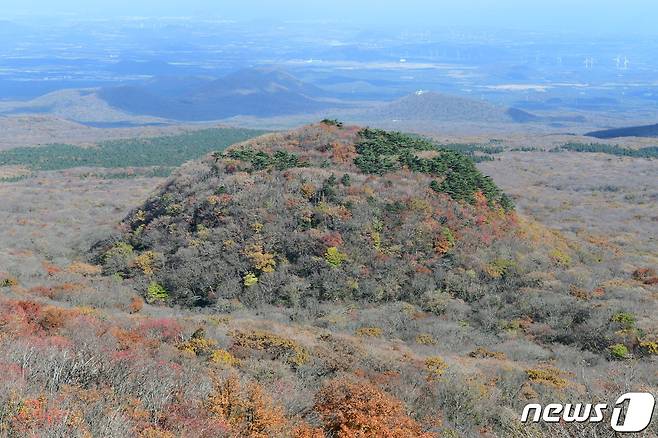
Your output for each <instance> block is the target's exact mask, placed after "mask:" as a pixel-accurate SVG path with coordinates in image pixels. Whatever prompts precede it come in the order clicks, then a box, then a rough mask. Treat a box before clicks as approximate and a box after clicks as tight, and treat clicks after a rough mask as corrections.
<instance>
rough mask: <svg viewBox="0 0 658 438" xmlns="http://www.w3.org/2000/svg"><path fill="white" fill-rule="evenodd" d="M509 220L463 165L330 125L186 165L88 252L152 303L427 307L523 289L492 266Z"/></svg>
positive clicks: (406, 141) (510, 227)
mask: <svg viewBox="0 0 658 438" xmlns="http://www.w3.org/2000/svg"><path fill="white" fill-rule="evenodd" d="M516 221H517V219H516V215H515V213H514V212H513V206H512V204H511V202H510V200H509V199H508V198H507V196H506V195H505V194H504V193H502V192H501V191H500V190H499V189H498V188H497V187H496V185H495V184H494V183H493V182H492V181H491V180H490V179H489V178H488V177H486V176H484V175H482V174H481V173H480V172H479V171H478V170H477V168H476V167H475V165H474V164H473V162H472V161H471V160H470V159H469V158H468V157H466V156H464V155H461V154H460V153H457V152H454V151H450V150H444V149H441V148H440V147H438V146H436V145H434V144H433V143H431V142H430V141H428V140H425V139H422V138H420V137H415V136H409V135H405V134H400V133H394V132H385V131H380V130H372V129H362V128H359V127H354V126H350V127H344V126H342V124H340V123H337V122H334V121H325V122H323V123H320V124H316V125H312V126H307V127H304V128H301V129H298V130H294V131H291V132H285V133H274V134H268V135H265V136H262V137H258V138H256V139H253V140H249V141H247V142H244V143H240V144H237V145H234V146H232V147H230V148H229V149H228V150H226V151H224V152H217V153H214V154H210V155H208V156H206V157H205V158H204V159H202V160H199V161H195V162H190V163H188V164H187V165H185V166H183V168H181V169H180V171H179V172H178V173H177V174H176V175H175V176H174V177H173V178H172V179H171V180H169V181H168V182H167V183H166V184H165V185H164V186H163V187H161V188H160V189H159V191H158V192H157V193H156V194H155V195H153V196H152V197H151V198H150V199H148V200H147V201H146V202H145V203H144V204H143V205H142V206H140V207H139V208H137V209H135V210H134V211H133V212H132V213H131V214H130V215H129V216H128V217H127V218H126V219H125V220H124V221H123V223H122V224H121V233H120V235H119V236H117V237H115V238H113V239H109V240H106V241H103V242H100V243H99V244H98V245H97V247H96V248H95V253H96V258H97V260H98V261H99V262H101V263H102V264H103V265H104V269H105V272H106V273H107V274H120V275H121V276H123V277H129V278H133V279H135V281H136V282H137V284H138V287H140V288H141V289H142V290H143V291H144V294H145V296H146V298H147V299H149V300H151V301H156V300H164V301H169V302H174V303H179V304H185V305H194V306H208V305H213V304H216V303H222V302H225V301H226V300H231V299H237V300H240V301H242V302H243V303H244V304H247V305H256V304H258V303H265V302H267V303H277V304H285V305H298V304H304V303H308V302H309V300H311V301H335V300H360V301H368V302H381V301H391V300H407V301H411V302H417V303H419V302H423V303H425V304H427V303H429V302H432V300H435V298H436V297H435V294H436V293H437V291H439V290H446V289H450V290H454V291H455V294H457V295H460V296H461V297H462V298H463V299H466V300H474V299H477V298H478V297H479V296H481V295H482V294H483V293H484V290H485V289H487V288H488V289H490V290H494V289H495V288H496V287H497V286H496V285H497V284H498V283H502V282H505V283H510V282H514V281H523V280H522V277H521V276H516V275H514V272H515V270H517V269H520V267H519V266H516V265H515V264H514V263H511V262H505V261H501V260H503V259H501V258H500V253H501V251H502V252H509V245H508V243H509V241H510V239H511V240H514V235H515V232H516V231H515V230H516V228H517V225H516ZM494 259H496V260H498V261H497V262H494V265H495V266H494V267H493V268H492V267H491V266H490V264H488V263H489V262H490V261H491V260H494ZM496 263H497V265H496ZM455 273H460V274H459V276H458V277H456V276H455V275H453V274H455ZM464 273H466V274H464ZM451 281H452V282H453V283H455V284H452V285H450V284H448V283H450V282H451ZM457 283H460V284H457ZM457 289H459V290H457Z"/></svg>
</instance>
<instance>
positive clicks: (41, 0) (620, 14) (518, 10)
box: [0, 0, 658, 33]
mask: <svg viewBox="0 0 658 438" xmlns="http://www.w3.org/2000/svg"><path fill="white" fill-rule="evenodd" d="M3 3H6V1H3ZM9 3H11V4H9V5H7V4H3V5H2V6H1V7H0V16H5V17H11V16H15V15H16V14H18V13H31V14H41V15H43V14H46V15H51V14H57V13H65V14H69V13H76V14H79V15H82V16H94V17H97V16H125V15H161V16H171V15H176V16H178V15H185V16H189V15H194V16H208V15H213V16H222V17H224V18H230V19H238V20H249V19H258V20H260V19H274V20H277V21H278V20H300V19H309V20H315V19H330V20H338V19H345V20H346V21H349V22H352V23H363V24H373V23H381V24H387V25H390V24H393V23H402V24H404V25H410V24H417V25H419V26H425V27H426V26H430V25H449V24H452V25H457V26H482V25H489V26H494V27H507V28H519V29H531V28H557V29H563V30H577V29H584V30H586V31H595V30H606V31H609V32H612V33H615V32H624V33H626V32H632V31H638V32H643V33H658V30H657V28H658V26H656V20H657V18H658V1H656V0H626V1H619V0H614V1H613V0H499V1H495V0H449V1H443V0H435V1H430V0H399V1H373V0H363V1H358V0H324V1H321V2H320V1H310V0H238V1H235V0H229V1H224V0H185V1H182V0H17V1H14V0H9Z"/></svg>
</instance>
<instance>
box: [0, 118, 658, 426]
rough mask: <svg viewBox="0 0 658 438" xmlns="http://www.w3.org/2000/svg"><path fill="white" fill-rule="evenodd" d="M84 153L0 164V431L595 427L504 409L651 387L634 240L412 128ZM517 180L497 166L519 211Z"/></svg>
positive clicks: (331, 127)
mask: <svg viewBox="0 0 658 438" xmlns="http://www.w3.org/2000/svg"><path fill="white" fill-rule="evenodd" d="M505 154H506V153H503V154H500V155H505ZM517 155H521V156H524V157H525V156H527V155H529V154H517ZM574 155H575V156H576V157H575V158H574ZM592 157H593V156H592V155H588V156H586V155H585V154H567V153H564V154H550V153H545V154H543V155H541V156H540V157H539V158H537V163H536V165H537V166H538V167H540V168H541V169H543V168H545V167H546V166H547V162H549V161H548V160H551V159H552V160H558V159H559V160H562V161H555V162H556V163H558V164H557V165H556V167H559V169H560V170H565V169H567V168H568V166H567V165H565V162H568V161H573V160H575V159H579V160H581V161H578V163H577V164H576V165H575V166H574V168H575V170H574V173H577V174H578V175H580V174H582V172H581V169H582V167H583V166H585V164H583V161H582V160H583V159H585V158H592ZM596 158H597V159H599V161H600V162H601V163H607V160H606V159H605V158H604V157H596ZM617 161H619V163H622V164H624V163H626V162H628V161H629V160H615V162H617ZM549 163H550V162H549ZM650 164H652V163H651V162H650V161H649V160H642V162H641V163H640V165H641V166H644V167H641V169H640V170H641V175H644V174H645V173H646V172H649V171H650V170H651V169H652V168H651V167H649V165H650ZM508 166H509V164H506V162H505V161H502V160H496V161H494V162H489V163H485V165H484V166H483V168H487V169H489V170H492V168H493V167H497V168H498V169H499V170H498V172H497V173H494V174H495V175H497V177H496V182H499V181H505V178H503V176H504V174H505V173H506V172H507V173H509V172H511V171H510V170H509V167H508ZM518 166H520V168H519V167H518ZM518 166H517V167H513V168H512V169H514V173H519V174H521V175H523V176H524V177H527V175H526V174H525V173H523V170H522V169H523V168H524V166H525V164H524V163H521V164H520V165H518ZM609 168H610V167H609V165H608V167H602V169H606V170H607V169H609ZM621 169H622V168H619V171H621ZM623 169H626V168H623ZM642 169H644V170H642ZM142 170H144V171H146V170H148V169H147V168H144V169H142ZM21 171H23V170H22V169H19V168H18V167H17V168H16V169H14V171H12V172H14V173H11V174H10V173H7V175H8V176H10V175H19V173H18V172H21ZM81 172H83V174H84V178H80V177H78V176H77V175H81ZM98 172H101V169H98V170H97V169H94V172H91V173H90V172H89V170H88V169H77V170H64V171H53V172H39V171H33V173H34V174H35V175H34V176H33V177H31V178H29V179H20V180H16V181H14V182H6V183H1V184H0V199H2V202H0V219H1V220H0V230H1V231H2V232H1V233H0V235H1V236H3V238H4V239H5V241H4V245H3V248H4V250H3V251H0V293H1V296H0V370H1V371H2V373H0V383H1V384H0V430H2V431H3V433H4V434H5V435H7V436H43V437H59V436H67V437H68V436H71V437H81V438H82V437H88V436H108V437H115V436H116V437H124V436H125V437H140V438H153V437H162V438H164V437H166V438H170V437H176V436H189V437H208V438H210V437H226V438H237V437H250V438H264V437H282V438H334V437H344V438H347V437H354V436H357V437H364V438H365V437H368V438H375V437H376V438H379V437H396V438H397V437H409V438H412V437H424V438H430V437H432V438H435V437H436V438H438V437H446V436H447V437H460V436H465V437H498V436H500V437H513V438H527V437H538V438H544V437H546V438H549V437H550V438H553V437H567V436H582V437H592V438H594V437H606V438H608V437H610V438H612V437H613V436H614V435H613V433H612V431H611V430H610V428H609V427H608V425H607V424H606V423H607V421H608V420H607V419H606V421H604V422H602V423H600V424H597V425H582V424H563V423H555V424H552V423H551V424H549V423H544V424H541V425H533V424H525V425H524V424H521V423H520V421H519V418H520V413H521V412H522V409H523V406H524V405H525V404H526V403H528V402H536V403H542V404H544V405H545V404H547V403H551V402H555V401H556V400H568V401H573V400H577V401H581V400H582V401H586V402H590V401H591V402H604V403H609V404H613V403H614V401H615V400H616V398H617V397H618V396H619V395H620V394H622V393H623V392H627V391H629V390H633V391H651V392H655V391H656V388H658V376H656V373H655V365H656V359H657V358H658V343H657V341H658V330H657V329H656V324H655V314H656V311H657V310H658V309H656V305H655V302H656V301H655V293H656V285H657V284H658V277H657V275H656V271H655V269H654V268H653V266H652V265H651V264H650V263H649V262H648V261H650V260H651V259H650V258H638V259H635V258H632V259H624V258H620V256H619V255H617V251H616V249H615V248H614V246H613V245H610V244H609V242H607V241H606V240H605V239H602V238H597V239H596V240H592V241H582V242H581V241H570V240H567V239H565V238H564V237H563V236H562V235H561V234H559V233H557V232H553V231H550V230H548V229H546V228H544V227H542V226H540V225H539V224H537V223H535V222H533V221H532V220H530V219H529V218H527V217H524V216H523V215H522V214H520V213H516V212H515V209H514V208H513V206H512V205H507V206H504V205H503V199H504V197H503V194H502V193H501V191H500V190H499V189H498V188H497V184H495V183H494V182H493V181H491V180H490V179H488V178H485V177H484V176H483V174H482V173H480V172H478V171H477V170H476V169H475V168H474V167H473V166H472V163H470V162H469V161H468V159H466V158H465V157H463V156H461V155H459V154H455V153H454V151H446V150H443V149H442V148H440V147H436V146H434V145H432V144H431V143H428V142H427V141H425V140H423V139H421V138H419V137H410V136H407V135H404V134H399V133H388V132H383V131H378V130H364V129H361V128H358V127H346V126H341V125H340V123H338V122H335V121H326V122H325V123H323V124H318V125H313V126H309V127H305V128H302V129H299V130H296V131H292V132H287V133H275V134H268V135H265V136H262V137H258V138H254V139H251V140H248V141H246V142H243V143H239V144H236V145H234V146H232V147H230V148H229V149H228V150H220V151H217V152H214V153H212V154H208V155H206V156H205V157H203V158H202V159H201V160H199V161H195V162H190V163H188V164H186V165H185V166H184V167H183V168H182V169H180V171H178V172H176V174H175V175H174V176H173V177H172V178H170V179H169V180H167V181H165V182H163V180H162V179H153V178H151V179H149V178H137V179H134V178H130V179H124V178H119V179H115V180H111V181H110V180H107V179H101V178H99V177H98V176H99V175H96V173H98ZM111 172H113V173H114V172H116V173H117V175H119V174H120V173H121V172H123V171H122V170H121V169H113V170H111ZM642 172H645V173H642ZM492 173H493V172H492ZM501 173H503V175H502V176H501ZM450 174H454V177H455V178H456V177H457V176H459V177H460V178H459V180H463V182H462V183H461V184H456V183H455V184H448V183H446V181H450ZM542 175H543V174H542ZM554 175H555V174H554ZM557 177H559V179H558V181H557V182H558V183H562V180H563V179H566V178H567V176H564V175H562V176H561V175H560V174H557ZM570 177H571V178H572V177H573V175H571V176H570ZM455 178H453V180H454V179H455ZM155 182H158V183H160V182H163V183H162V185H161V186H160V187H159V188H158V189H157V190H156V191H155V192H151V190H152V187H153V185H154V183H155ZM631 183H632V182H631ZM532 184H533V182H532V180H521V182H520V183H519V184H518V186H519V188H513V186H514V184H510V183H509V182H506V187H508V189H509V190H510V192H511V193H517V197H516V198H515V200H517V201H518V204H519V209H521V208H523V206H524V205H525V203H527V202H528V201H527V200H524V199H522V198H521V197H520V196H519V195H518V193H519V192H522V191H523V190H524V189H525V187H532ZM448 189H450V190H451V191H452V193H451V192H449V191H448ZM643 191H644V190H643ZM646 192H647V193H646V194H645V195H643V196H646V197H647V198H646V199H649V197H650V196H652V195H651V191H650V189H649V190H646ZM149 193H150V195H148V194H149ZM579 193H581V192H579ZM469 194H470V195H471V196H469ZM537 202H538V203H539V202H541V201H537ZM136 205H137V206H138V207H136V208H134V206H136ZM647 205H648V203H647ZM647 213H648V212H647ZM122 218H124V219H123V221H122ZM647 220H649V219H648V218H647ZM119 222H121V224H120V226H119V228H118V230H117V229H115V231H116V232H115V234H114V235H113V236H111V237H110V238H109V239H105V240H103V241H101V242H100V243H99V244H98V245H96V246H95V248H94V251H93V252H94V254H93V257H92V258H93V259H94V260H95V261H96V262H97V264H89V263H84V262H83V257H84V256H85V254H84V253H83V252H80V251H79V250H78V249H79V248H84V250H83V251H85V252H86V251H87V249H88V248H89V246H91V245H92V243H93V242H96V241H98V239H99V238H102V237H107V236H108V234H110V233H111V232H112V229H113V227H114V226H115V225H116V224H118V223H119ZM645 238H646V239H647V240H648V242H649V243H648V244H647V245H650V239H651V235H650V233H646V237H645ZM624 260H625V261H624ZM640 261H643V263H642V264H639V262H640ZM636 262H637V263H636ZM103 274H108V275H103ZM608 424H609V423H608ZM656 433H658V430H657V429H656V425H655V424H653V425H651V426H650V427H649V429H647V431H646V434H645V435H646V436H654V435H656Z"/></svg>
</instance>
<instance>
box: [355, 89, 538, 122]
mask: <svg viewBox="0 0 658 438" xmlns="http://www.w3.org/2000/svg"><path fill="white" fill-rule="evenodd" d="M357 117H358V118H361V119H364V120H381V121H437V122H480V123H527V122H535V121H540V120H541V118H540V117H538V116H535V115H533V114H531V113H528V112H526V111H523V110H519V109H516V108H506V107H502V106H497V105H494V104H492V103H490V102H486V101H480V100H475V99H469V98H465V97H459V96H453V95H447V94H441V93H435V92H416V93H414V94H411V95H408V96H405V97H403V98H401V99H398V100H396V101H394V102H390V103H387V104H385V105H382V106H380V107H378V108H375V109H372V110H368V111H365V112H363V113H362V114H360V115H358V116H357Z"/></svg>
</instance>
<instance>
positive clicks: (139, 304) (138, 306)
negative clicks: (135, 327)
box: [129, 296, 144, 314]
mask: <svg viewBox="0 0 658 438" xmlns="http://www.w3.org/2000/svg"><path fill="white" fill-rule="evenodd" d="M143 308H144V300H143V299H142V298H141V297H137V296H135V297H132V299H131V300H130V308H129V311H130V313H132V314H135V313H139V311H140V310H142V309H143Z"/></svg>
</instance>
